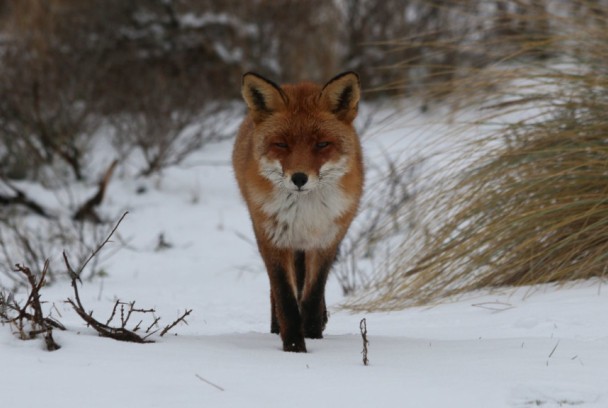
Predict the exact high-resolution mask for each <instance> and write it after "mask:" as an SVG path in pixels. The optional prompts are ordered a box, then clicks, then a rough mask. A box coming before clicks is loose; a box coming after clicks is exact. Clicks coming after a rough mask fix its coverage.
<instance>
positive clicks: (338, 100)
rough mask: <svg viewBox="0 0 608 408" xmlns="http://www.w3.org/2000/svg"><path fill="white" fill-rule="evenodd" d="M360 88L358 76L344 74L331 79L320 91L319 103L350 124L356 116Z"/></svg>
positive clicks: (351, 73)
mask: <svg viewBox="0 0 608 408" xmlns="http://www.w3.org/2000/svg"><path fill="white" fill-rule="evenodd" d="M360 97H361V86H360V84H359V75H357V74H356V73H355V72H352V71H349V72H344V73H342V74H340V75H337V76H335V77H333V78H332V79H331V80H330V81H329V82H328V83H327V84H325V86H324V87H323V90H322V91H321V103H323V104H324V105H325V109H327V110H329V111H330V112H332V113H333V114H334V115H336V116H337V117H338V119H340V120H342V121H344V122H348V123H350V122H352V121H353V120H354V119H355V117H356V116H357V109H358V106H359V98H360Z"/></svg>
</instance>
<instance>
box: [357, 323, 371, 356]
mask: <svg viewBox="0 0 608 408" xmlns="http://www.w3.org/2000/svg"><path fill="white" fill-rule="evenodd" d="M359 329H360V330H361V338H362V339H363V350H362V351H361V354H363V365H369V360H368V359H367V346H368V344H369V341H368V340H367V320H365V318H363V319H361V322H359Z"/></svg>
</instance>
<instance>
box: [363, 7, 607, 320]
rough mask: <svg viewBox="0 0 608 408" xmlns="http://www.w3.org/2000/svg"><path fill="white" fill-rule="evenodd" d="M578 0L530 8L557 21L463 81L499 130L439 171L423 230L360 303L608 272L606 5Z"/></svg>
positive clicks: (382, 304) (398, 302)
mask: <svg viewBox="0 0 608 408" xmlns="http://www.w3.org/2000/svg"><path fill="white" fill-rule="evenodd" d="M575 3H576V6H577V7H578V11H577V13H573V14H570V15H563V14H552V13H548V12H547V13H544V14H539V15H534V16H533V21H534V22H535V23H538V24H540V23H544V24H543V25H544V26H547V27H553V28H552V31H551V34H550V35H548V36H545V37H544V38H543V41H542V42H537V41H535V40H534V39H531V40H529V41H522V42H521V43H520V46H519V49H518V52H517V55H520V56H522V57H525V58H519V59H511V60H509V61H505V62H504V63H503V64H502V65H501V66H498V67H496V68H495V69H484V70H480V71H478V72H477V73H476V75H474V76H471V77H465V78H463V80H462V81H463V82H462V83H461V84H466V87H465V88H466V92H465V93H464V94H463V98H462V99H464V100H467V101H469V102H470V103H471V104H469V105H466V106H463V110H462V111H460V112H461V113H466V112H467V108H469V107H470V106H473V105H472V103H475V102H476V101H479V100H482V101H483V103H481V105H482V106H483V107H484V108H485V109H484V110H482V111H481V112H485V117H482V118H481V119H480V120H479V121H478V122H477V123H476V125H477V126H479V125H481V126H482V127H485V128H486V129H493V130H491V131H489V132H488V133H487V135H486V136H484V137H482V138H477V139H475V140H474V141H472V140H471V139H469V141H470V142H469V143H466V144H463V146H464V147H463V150H462V151H461V152H460V153H458V154H455V156H456V157H457V158H458V159H457V160H458V161H464V160H472V161H470V162H468V164H467V165H466V166H465V167H464V168H463V165H462V164H460V163H458V162H447V163H445V165H444V166H443V167H442V169H440V172H445V174H447V175H448V177H446V178H445V179H444V181H443V182H442V183H438V184H435V185H433V186H431V187H430V189H428V190H427V191H425V192H424V193H423V194H424V199H423V200H422V201H419V202H418V203H417V204H419V205H420V204H421V205H422V207H421V208H419V209H418V211H419V215H420V219H419V224H421V225H422V228H418V229H416V230H413V231H410V232H409V234H408V236H407V238H406V239H405V240H404V242H403V244H402V245H401V246H400V248H399V252H398V253H397V254H396V255H394V256H392V257H391V258H390V260H389V262H388V264H387V265H388V266H387V267H388V268H389V269H390V273H389V274H388V276H385V277H382V278H381V279H378V280H377V281H376V282H375V283H374V285H373V287H372V289H371V290H370V291H369V292H368V293H366V294H365V295H363V296H362V297H361V298H359V299H357V301H355V302H354V303H353V304H352V307H353V308H356V309H374V310H393V309H399V308H403V307H405V306H408V305H416V304H429V303H434V302H438V301H440V300H442V299H445V298H448V297H452V296H455V295H460V294H463V293H466V292H469V291H472V290H476V289H481V288H497V287H504V286H520V285H534V284H539V283H562V284H563V283H564V282H570V281H573V280H577V279H589V278H592V277H600V278H605V277H606V276H607V271H608V260H607V258H606V253H607V251H608V227H607V226H608V190H607V188H606V186H607V185H608V176H607V172H606V163H608V116H607V115H606V112H608V80H607V78H608V70H607V69H606V67H608V48H607V44H608V34H607V33H608V30H606V27H608V20H607V19H606V15H605V14H599V15H598V14H595V11H594V9H593V7H592V6H594V5H596V3H597V2H591V1H585V0H581V1H578V2H575ZM584 10H587V13H584ZM589 13H591V14H589ZM590 15H593V16H594V17H595V18H594V19H590V18H589V17H590ZM531 18H532V17H531ZM541 46H542V47H544V49H543V48H541ZM539 53H541V54H542V55H543V56H544V55H549V54H552V55H554V58H553V59H551V60H544V59H540V60H539V58H535V56H538V54H539ZM459 85H460V84H459ZM488 89H489V90H491V92H487V90H488ZM460 92H462V91H460ZM457 95H459V94H456V96H457ZM477 105H479V102H477ZM456 115H458V111H457V112H456ZM509 118H510V119H509ZM501 123H502V124H501ZM459 136H461V137H462V136H463V135H459ZM452 168H458V169H460V170H459V171H458V173H454V172H452V171H451V169H452ZM404 210H406V209H404Z"/></svg>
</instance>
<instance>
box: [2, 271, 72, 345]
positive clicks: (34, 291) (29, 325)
mask: <svg viewBox="0 0 608 408" xmlns="http://www.w3.org/2000/svg"><path fill="white" fill-rule="evenodd" d="M48 266H49V263H48V261H46V262H45V263H44V266H43V267H42V272H41V274H40V276H39V277H38V278H37V277H36V276H34V273H32V271H31V270H30V268H28V267H27V266H23V265H16V266H15V270H14V272H17V273H18V274H19V275H20V276H21V278H25V280H26V282H27V285H28V289H29V294H28V296H27V299H26V301H25V303H24V304H23V305H20V304H19V303H18V302H17V301H16V300H15V298H14V296H13V295H12V293H8V294H5V293H3V292H0V321H2V322H3V323H8V324H9V325H10V326H11V327H12V328H13V329H14V331H15V334H16V335H17V336H18V337H19V338H20V339H21V340H30V339H35V338H37V337H38V336H39V335H40V334H44V343H45V346H46V349H47V350H48V351H54V350H58V349H59V348H60V346H59V344H57V342H55V339H54V338H53V329H60V330H65V327H64V326H63V325H62V324H61V323H59V322H58V321H57V320H55V319H53V318H52V317H50V316H45V315H44V312H43V311H42V302H41V300H40V290H41V289H42V288H43V287H44V285H45V283H46V281H45V278H46V272H47V271H48Z"/></svg>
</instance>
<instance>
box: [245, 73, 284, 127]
mask: <svg viewBox="0 0 608 408" xmlns="http://www.w3.org/2000/svg"><path fill="white" fill-rule="evenodd" d="M241 93H242V94H243V99H245V102H246V103H247V106H248V107H249V111H250V113H251V115H252V117H253V121H254V122H255V123H259V122H261V121H263V120H264V119H266V118H267V117H268V116H269V115H271V114H272V113H274V112H276V111H279V110H281V109H284V108H285V105H286V104H287V95H285V92H283V90H282V89H281V88H280V87H279V86H278V85H277V84H275V83H274V82H272V81H269V80H268V79H266V78H264V77H262V76H260V75H258V74H255V73H253V72H248V73H246V74H245V75H243V83H242V87H241Z"/></svg>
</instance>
